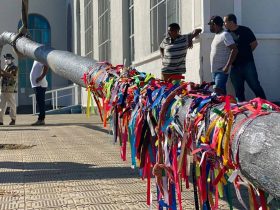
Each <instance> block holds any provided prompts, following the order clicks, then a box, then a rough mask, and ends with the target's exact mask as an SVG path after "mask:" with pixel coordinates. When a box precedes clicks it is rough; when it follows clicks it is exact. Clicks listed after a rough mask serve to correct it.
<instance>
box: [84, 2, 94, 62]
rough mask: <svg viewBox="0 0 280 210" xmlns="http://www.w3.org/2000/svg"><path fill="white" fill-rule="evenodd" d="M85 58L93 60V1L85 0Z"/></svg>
mask: <svg viewBox="0 0 280 210" xmlns="http://www.w3.org/2000/svg"><path fill="white" fill-rule="evenodd" d="M84 11H85V56H86V57H89V58H93V15H92V0H85V6H84Z"/></svg>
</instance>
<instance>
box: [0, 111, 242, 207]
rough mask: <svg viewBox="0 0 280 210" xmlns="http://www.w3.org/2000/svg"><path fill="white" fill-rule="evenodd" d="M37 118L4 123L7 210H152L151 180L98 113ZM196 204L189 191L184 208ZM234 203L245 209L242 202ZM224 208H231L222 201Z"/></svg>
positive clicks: (0, 175) (0, 196)
mask: <svg viewBox="0 0 280 210" xmlns="http://www.w3.org/2000/svg"><path fill="white" fill-rule="evenodd" d="M35 120H36V117H35V116H32V115H18V117H17V122H16V123H17V125H16V126H13V127H11V126H1V127H0V146H2V148H1V147H0V209H1V210H7V209H22V210H23V209H24V210H27V209H100V210H101V209H108V210H109V209H116V210H120V209H134V210H140V209H149V208H148V206H147V205H146V182H145V181H143V180H141V178H140V177H139V175H138V172H137V171H132V169H131V167H130V161H129V157H128V161H127V162H123V161H122V160H121V159H120V150H119V146H118V144H114V143H113V140H112V135H110V134H109V131H108V130H107V129H104V128H103V127H102V124H100V119H99V117H98V116H92V117H90V118H87V117H86V116H85V115H81V114H78V115H49V116H47V118H46V126H41V127H34V126H30V124H31V123H33V122H34V121H35ZM4 123H6V124H8V123H9V119H8V116H5V122H4ZM5 144H9V145H5ZM11 144H14V145H11ZM152 189H153V191H155V187H154V180H153V187H152ZM232 193H233V194H234V192H232ZM245 199H246V198H245ZM193 203H194V202H193V192H192V190H188V191H187V190H185V189H184V190H183V205H184V207H183V209H194V207H193ZM234 207H235V209H242V208H241V206H240V204H239V203H238V202H237V201H235V202H234ZM151 209H156V200H155V194H154V196H153V206H152V208H151ZM220 209H229V207H228V205H227V204H226V202H225V201H224V200H222V199H221V200H220Z"/></svg>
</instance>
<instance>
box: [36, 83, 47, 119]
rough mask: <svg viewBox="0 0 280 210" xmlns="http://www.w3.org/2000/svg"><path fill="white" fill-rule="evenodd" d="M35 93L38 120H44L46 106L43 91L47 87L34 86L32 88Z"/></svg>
mask: <svg viewBox="0 0 280 210" xmlns="http://www.w3.org/2000/svg"><path fill="white" fill-rule="evenodd" d="M33 90H34V92H35V95H36V101H37V105H38V108H39V116H38V120H44V119H45V115H46V108H45V93H46V90H47V88H44V87H34V88H33Z"/></svg>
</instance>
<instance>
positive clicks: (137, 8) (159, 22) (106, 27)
mask: <svg viewBox="0 0 280 210" xmlns="http://www.w3.org/2000/svg"><path fill="white" fill-rule="evenodd" d="M69 2H71V4H72V6H73V12H74V13H75V15H74V17H73V19H74V32H75V33H74V34H75V38H74V49H75V52H76V53H78V54H79V53H81V55H83V56H88V57H91V58H93V59H96V60H98V61H103V60H107V61H109V62H111V63H112V64H113V65H117V64H121V63H124V62H125V64H126V66H129V65H132V66H135V67H136V68H137V69H138V70H141V71H146V72H153V73H154V74H155V75H156V76H157V77H160V69H161V59H160V53H159V50H158V46H159V44H160V42H161V40H162V39H163V37H164V34H165V33H166V30H167V25H168V24H170V23H171V22H178V23H179V24H180V25H181V32H182V33H188V32H190V31H192V30H193V29H194V28H197V27H200V28H202V29H203V34H202V35H201V36H200V38H199V39H198V40H197V41H196V43H195V44H194V48H193V49H192V50H190V51H188V55H187V73H186V80H187V81H193V82H197V83H199V82H202V81H210V80H211V74H210V62H209V53H210V44H211V41H212V38H213V34H211V33H210V31H209V26H208V25H207V23H208V21H209V18H210V17H211V16H212V15H220V16H222V17H223V16H224V15H226V14H228V13H235V14H236V16H237V18H238V23H239V24H240V25H245V26H248V27H250V28H251V29H252V30H253V32H254V33H255V35H256V37H257V40H258V42H259V46H258V47H257V49H256V50H255V52H254V56H255V62H256V66H257V70H258V74H259V79H260V82H261V85H262V86H263V88H264V90H265V93H266V95H267V97H268V99H269V100H271V101H280V93H279V92H278V82H279V81H278V80H279V79H280V71H279V69H280V59H279V57H280V27H279V20H280V13H279V12H278V11H277V10H278V8H280V1H279V0H268V1H260V0H258V1H256V0H226V1H225V0H135V1H133V0H80V1H79V0H72V1H71V0H69ZM246 95H247V99H250V98H252V97H254V95H253V94H252V92H251V91H250V90H249V88H246Z"/></svg>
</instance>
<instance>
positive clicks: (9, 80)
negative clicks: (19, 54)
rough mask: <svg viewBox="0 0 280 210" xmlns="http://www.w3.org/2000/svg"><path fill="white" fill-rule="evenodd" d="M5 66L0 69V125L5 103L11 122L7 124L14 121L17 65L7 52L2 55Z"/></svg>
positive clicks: (12, 123) (13, 123)
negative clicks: (0, 81) (0, 82)
mask: <svg viewBox="0 0 280 210" xmlns="http://www.w3.org/2000/svg"><path fill="white" fill-rule="evenodd" d="M4 58H5V67H4V70H2V69H0V77H1V79H2V84H1V97H0V100H1V101H0V125H3V124H4V122H3V117H4V114H5V112H6V108H7V105H9V107H10V117H11V122H10V124H9V125H15V123H16V93H17V84H18V67H17V66H15V64H14V63H13V60H14V57H13V56H12V54H10V53H8V54H6V55H4Z"/></svg>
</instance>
